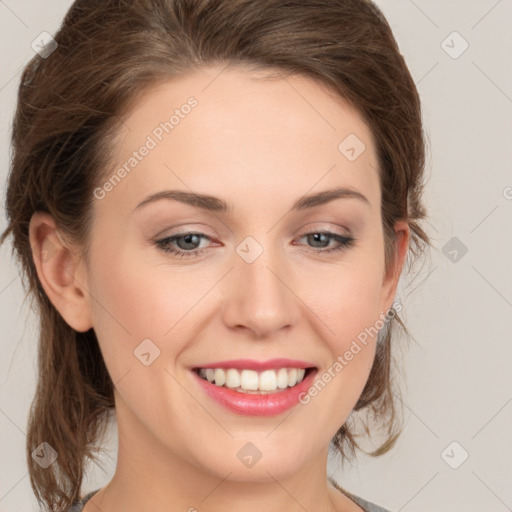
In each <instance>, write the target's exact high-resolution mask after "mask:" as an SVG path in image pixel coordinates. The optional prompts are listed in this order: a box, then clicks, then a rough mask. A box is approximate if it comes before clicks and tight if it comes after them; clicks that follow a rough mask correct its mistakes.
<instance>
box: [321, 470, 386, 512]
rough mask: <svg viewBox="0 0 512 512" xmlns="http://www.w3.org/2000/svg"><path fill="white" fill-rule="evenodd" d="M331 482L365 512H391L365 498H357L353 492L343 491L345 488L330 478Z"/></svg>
mask: <svg viewBox="0 0 512 512" xmlns="http://www.w3.org/2000/svg"><path fill="white" fill-rule="evenodd" d="M329 481H330V482H331V484H332V485H333V486H334V487H335V488H336V489H338V491H340V492H341V493H343V494H344V495H345V496H347V497H348V498H349V499H351V500H352V501H353V502H354V503H356V504H357V505H359V506H360V507H361V508H362V509H363V510H364V511H365V512H391V511H390V510H388V509H387V508H383V507H381V506H379V505H376V504H375V503H372V502H371V501H367V500H365V499H363V498H360V497H359V496H356V495H355V494H352V493H351V492H349V491H347V490H346V489H343V487H341V486H340V485H339V484H338V483H337V482H336V481H335V480H334V479H332V478H329Z"/></svg>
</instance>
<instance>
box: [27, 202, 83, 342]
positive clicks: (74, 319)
mask: <svg viewBox="0 0 512 512" xmlns="http://www.w3.org/2000/svg"><path fill="white" fill-rule="evenodd" d="M29 238H30V246H31V248H32V259H33V261H34V265H35V267H36V270H37V275H38V277H39V281H40V282H41V285H42V287H43V289H44V291H45V292H46V295H47V296H48V298H49V300H50V301H51V302H52V304H53V305H54V306H55V308H56V309H57V310H58V312H59V313H60V314H61V316H62V317H63V318H64V320H65V321H66V323H67V324H68V325H69V326H70V327H72V328H73V329H75V330H76V331H79V332H85V331H87V330H89V329H90V328H91V327H92V321H91V314H90V308H89V294H88V293H87V290H86V289H85V286H86V283H85V282H83V281H84V280H85V278H84V277H83V276H82V275H81V274H80V271H81V269H82V266H81V258H80V256H79V253H78V251H73V250H72V246H71V244H69V243H67V242H66V241H65V240H64V238H63V237H62V235H61V234H60V233H59V231H58V229H57V225H56V223H55V220H54V219H53V217H52V216H51V215H50V214H48V213H45V212H35V213H34V214H33V215H32V218H31V219H30V225H29Z"/></svg>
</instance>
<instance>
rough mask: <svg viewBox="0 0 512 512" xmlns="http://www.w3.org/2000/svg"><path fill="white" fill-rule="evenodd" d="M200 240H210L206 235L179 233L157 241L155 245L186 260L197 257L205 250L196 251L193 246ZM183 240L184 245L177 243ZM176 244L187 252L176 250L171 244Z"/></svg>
mask: <svg viewBox="0 0 512 512" xmlns="http://www.w3.org/2000/svg"><path fill="white" fill-rule="evenodd" d="M201 239H206V240H211V238H210V237H209V236H208V235H205V234H204V233H181V234H178V235H173V236H169V237H167V238H163V239H162V240H157V241H156V242H155V243H156V245H157V246H158V247H159V248H160V249H162V250H163V251H165V252H168V253H171V254H174V255H175V256H177V257H179V258H187V257H191V256H196V257H197V256H199V255H200V254H202V253H203V252H204V251H205V249H204V248H203V249H197V248H195V247H190V246H191V245H192V246H195V245H196V244H197V242H198V241H200V240H201ZM181 240H184V243H181V242H180V243H179V244H178V242H179V241H181ZM174 243H176V244H177V245H181V246H184V249H189V250H181V249H180V248H178V249H176V247H175V246H174V245H172V244H174Z"/></svg>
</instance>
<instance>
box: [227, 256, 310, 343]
mask: <svg viewBox="0 0 512 512" xmlns="http://www.w3.org/2000/svg"><path fill="white" fill-rule="evenodd" d="M274 254H275V253H271V251H270V250H268V249H265V250H264V251H263V252H262V254H261V255H260V256H259V257H258V258H256V260H255V261H253V262H252V263H248V262H247V261H245V260H244V259H243V258H242V257H239V256H238V255H237V256H236V259H235V265H234V268H233V270H232V272H230V276H229V277H228V282H227V283H226V286H227V287H228V289H227V290H226V295H225V297H226V298H225V303H224V306H223V318H224V322H225V324H226V325H227V326H228V327H229V328H231V329H237V330H240V331H243V330H246V331H248V332H249V333H251V336H252V337H253V338H257V339H262V338H263V339H266V338H269V337H272V336H273V335H275V334H276V333H278V332H279V331H280V330H283V329H285V328H286V329H290V328H291V327H292V326H293V325H295V324H296V323H297V322H298V320H299V318H300V306H299V305H300V303H301V301H300V300H299V298H298V297H297V295H296V294H295V293H294V290H293V283H292V282H291V281H292V280H293V277H292V276H291V273H290V272H289V271H287V270H286V265H285V264H284V259H281V260H279V258H278V257H277V256H274Z"/></svg>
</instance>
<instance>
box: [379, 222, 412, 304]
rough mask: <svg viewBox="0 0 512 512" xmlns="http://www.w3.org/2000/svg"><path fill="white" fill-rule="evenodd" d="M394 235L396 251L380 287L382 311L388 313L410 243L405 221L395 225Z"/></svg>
mask: <svg viewBox="0 0 512 512" xmlns="http://www.w3.org/2000/svg"><path fill="white" fill-rule="evenodd" d="M395 233H396V250H395V253H394V258H393V262H392V265H391V268H390V269H389V272H388V273H387V274H386V275H385V277H384V282H383V285H382V292H383V295H382V309H383V310H384V311H388V310H389V308H391V306H392V304H393V299H394V297H395V295H396V290H397V287H398V282H399V280H400V275H401V273H402V270H403V267H404V263H405V261H406V258H407V253H408V250H409V241H410V228H409V224H408V223H407V222H405V221H399V222H397V223H396V224H395Z"/></svg>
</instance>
